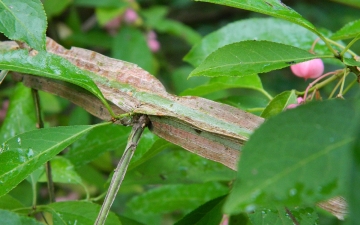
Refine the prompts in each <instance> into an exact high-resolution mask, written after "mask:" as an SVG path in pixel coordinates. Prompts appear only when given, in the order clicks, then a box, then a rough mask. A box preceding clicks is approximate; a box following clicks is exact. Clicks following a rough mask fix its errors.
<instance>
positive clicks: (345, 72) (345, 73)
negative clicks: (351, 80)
mask: <svg viewBox="0 0 360 225" xmlns="http://www.w3.org/2000/svg"><path fill="white" fill-rule="evenodd" d="M348 74H349V72H348V71H346V70H345V71H344V75H343V77H342V79H341V87H340V91H339V94H338V95H337V97H340V98H342V97H343V90H344V84H345V78H346V76H347V75H348Z"/></svg>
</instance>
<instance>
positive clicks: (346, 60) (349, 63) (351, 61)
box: [343, 58, 360, 67]
mask: <svg viewBox="0 0 360 225" xmlns="http://www.w3.org/2000/svg"><path fill="white" fill-rule="evenodd" d="M343 62H344V64H345V65H347V66H358V67H360V62H359V61H356V60H355V59H353V58H344V59H343Z"/></svg>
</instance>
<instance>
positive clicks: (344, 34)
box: [331, 20, 360, 40]
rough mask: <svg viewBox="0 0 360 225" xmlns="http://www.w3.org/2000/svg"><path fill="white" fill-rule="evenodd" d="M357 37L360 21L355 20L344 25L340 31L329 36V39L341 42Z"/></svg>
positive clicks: (359, 32)
mask: <svg viewBox="0 0 360 225" xmlns="http://www.w3.org/2000/svg"><path fill="white" fill-rule="evenodd" d="M358 35H360V20H355V21H352V22H350V23H348V24H346V25H345V26H343V27H342V28H341V29H340V30H338V31H337V32H335V34H333V35H332V36H331V39H333V40H343V39H349V38H354V37H356V36H358Z"/></svg>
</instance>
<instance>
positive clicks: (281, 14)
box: [196, 0, 316, 31]
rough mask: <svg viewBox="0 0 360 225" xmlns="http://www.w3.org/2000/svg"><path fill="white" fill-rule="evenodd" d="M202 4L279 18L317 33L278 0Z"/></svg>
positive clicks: (218, 0)
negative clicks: (217, 5) (212, 4)
mask: <svg viewBox="0 0 360 225" xmlns="http://www.w3.org/2000/svg"><path fill="white" fill-rule="evenodd" d="M196 1H201V2H210V3H215V4H220V5H226V6H230V7H234V8H239V9H245V10H249V11H254V12H258V13H262V14H266V15H269V16H273V17H278V18H281V19H284V20H288V21H290V22H293V23H296V24H299V25H300V26H303V27H305V28H307V29H309V30H311V31H316V29H315V27H314V25H313V24H311V23H310V22H309V21H307V20H306V19H304V18H303V17H302V16H301V15H300V14H299V13H297V12H296V11H294V10H293V9H291V8H290V7H288V6H286V5H285V4H284V3H282V2H281V1H278V0H267V1H256V0H253V1H248V0H237V1H233V0H196Z"/></svg>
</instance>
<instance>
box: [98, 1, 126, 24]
mask: <svg viewBox="0 0 360 225" xmlns="http://www.w3.org/2000/svg"><path fill="white" fill-rule="evenodd" d="M125 10H126V5H125V4H124V6H122V7H116V8H109V7H105V8H96V9H95V13H96V19H97V21H98V22H99V24H100V25H101V26H104V25H105V24H107V23H108V22H110V21H111V20H113V19H115V18H116V17H118V16H121V14H122V13H123V12H124V11H125Z"/></svg>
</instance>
